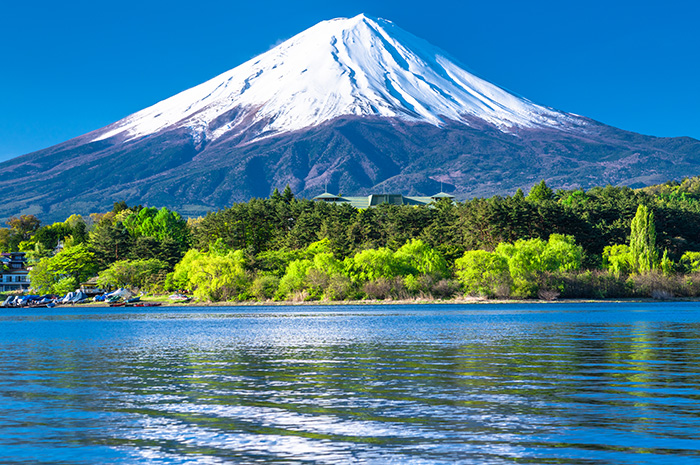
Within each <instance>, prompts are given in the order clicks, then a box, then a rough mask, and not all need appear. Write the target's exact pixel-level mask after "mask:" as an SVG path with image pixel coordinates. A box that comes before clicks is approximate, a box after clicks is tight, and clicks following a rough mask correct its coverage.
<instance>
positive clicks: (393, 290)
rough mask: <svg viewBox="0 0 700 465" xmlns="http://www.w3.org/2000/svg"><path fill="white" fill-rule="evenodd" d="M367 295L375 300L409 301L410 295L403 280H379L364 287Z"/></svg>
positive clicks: (397, 278) (396, 278)
mask: <svg viewBox="0 0 700 465" xmlns="http://www.w3.org/2000/svg"><path fill="white" fill-rule="evenodd" d="M362 291H363V292H364V293H365V295H366V296H367V297H368V298H370V299H374V300H387V299H399V300H400V299H408V298H409V295H408V292H407V290H406V287H405V286H404V282H403V278H401V277H399V276H397V277H395V278H393V279H388V278H377V279H375V280H373V281H369V282H366V283H365V284H364V285H363V286H362Z"/></svg>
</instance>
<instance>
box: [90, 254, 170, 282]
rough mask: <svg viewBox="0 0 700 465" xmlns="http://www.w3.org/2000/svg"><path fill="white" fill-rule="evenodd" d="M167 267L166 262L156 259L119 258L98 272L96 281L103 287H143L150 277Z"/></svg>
mask: <svg viewBox="0 0 700 465" xmlns="http://www.w3.org/2000/svg"><path fill="white" fill-rule="evenodd" d="M167 268H168V264H167V263H165V262H163V261H161V260H156V259H151V260H119V261H117V262H114V263H112V264H111V265H110V266H109V268H107V269H106V270H103V271H101V272H100V274H99V277H98V279H97V283H98V284H99V285H100V286H101V287H103V288H108V287H137V288H139V289H144V288H146V287H148V286H147V285H148V284H150V283H152V281H153V280H152V278H153V277H155V276H157V275H159V274H161V273H162V272H164V271H165V270H166V269H167Z"/></svg>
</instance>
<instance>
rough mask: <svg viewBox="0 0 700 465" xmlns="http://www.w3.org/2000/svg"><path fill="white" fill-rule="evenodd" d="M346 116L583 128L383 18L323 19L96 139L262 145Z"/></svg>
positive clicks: (561, 114)
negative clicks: (176, 134) (164, 137)
mask: <svg viewBox="0 0 700 465" xmlns="http://www.w3.org/2000/svg"><path fill="white" fill-rule="evenodd" d="M232 111H234V115H235V118H232V116H234V115H232V114H231V112H232ZM345 115H356V116H383V117H398V118H402V119H404V120H407V121H423V122H428V123H430V124H434V125H438V126H439V125H442V124H443V123H444V122H445V120H447V119H449V120H453V121H466V119H465V117H466V118H471V117H477V118H479V119H481V120H483V121H487V122H489V123H491V124H494V125H496V126H498V127H501V128H503V129H505V130H507V129H508V128H512V127H514V126H520V127H538V126H543V127H560V128H565V127H569V126H577V125H581V124H583V120H581V119H579V118H576V117H575V116H573V115H567V114H565V113H562V112H557V111H554V110H551V109H548V108H545V107H542V106H539V105H535V104H533V103H531V102H529V101H527V100H525V99H523V98H520V97H517V96H514V95H512V94H510V93H508V92H506V91H504V90H503V89H501V88H499V87H496V86H494V85H493V84H490V83H488V82H486V81H484V80H482V79H480V78H478V77H476V76H474V75H473V74H471V73H469V72H467V71H465V70H464V69H463V68H462V67H460V66H459V65H457V64H456V63H455V62H454V61H453V60H451V59H450V58H449V57H447V54H446V53H445V52H443V51H441V50H439V49H437V48H436V47H433V46H432V45H430V44H428V43H427V42H425V41H423V40H421V39H419V38H417V37H415V36H413V35H411V34H409V33H407V32H406V31H403V30H402V29H400V28H398V27H396V26H395V25H394V24H392V23H391V22H389V21H386V20H382V19H372V18H368V17H367V16H365V15H359V16H356V17H354V18H349V19H346V18H342V19H334V20H330V21H324V22H321V23H319V24H317V25H316V26H314V27H312V28H310V29H307V30H306V31H304V32H302V33H300V34H298V35H296V36H295V37H293V38H291V39H289V40H288V41H286V42H284V43H282V44H280V45H279V46H277V47H275V48H274V49H272V50H270V51H268V52H267V53H264V54H262V55H260V56H258V57H257V58H254V59H252V60H250V61H248V62H246V63H243V64H242V65H240V66H238V67H236V68H234V69H232V70H231V71H228V72H226V73H223V74H221V75H220V76H217V77H215V78H213V79H211V80H209V81H207V82H205V83H203V84H200V85H199V86H196V87H193V88H192V89H189V90H186V91H184V92H182V93H180V94H178V95H175V96H174V97H171V98H169V99H167V100H164V101H162V102H160V103H158V104H156V105H154V106H152V107H149V108H147V109H145V110H143V111H140V112H138V113H136V114H134V115H131V116H129V117H127V118H125V119H124V120H122V121H119V122H117V123H116V124H115V125H114V127H113V128H111V129H110V130H108V131H105V132H104V133H102V134H100V135H99V136H98V137H97V138H96V140H102V139H106V138H109V137H113V136H116V135H123V136H124V137H125V138H126V139H127V140H130V139H133V138H136V137H140V136H144V135H148V134H153V133H155V132H158V131H160V130H163V129H166V128H185V129H187V130H189V131H190V132H191V133H192V134H193V137H195V139H197V140H202V139H206V140H210V141H211V140H215V139H218V138H219V137H222V136H223V135H224V134H227V135H228V134H241V133H244V132H245V133H246V137H247V138H251V137H254V138H259V137H261V136H262V137H264V136H269V135H271V134H279V133H282V132H289V131H295V130H299V129H304V128H307V127H312V126H317V125H319V124H321V123H323V122H326V121H329V120H331V119H333V118H337V117H339V116H345ZM257 123H263V124H257ZM256 124H257V126H256Z"/></svg>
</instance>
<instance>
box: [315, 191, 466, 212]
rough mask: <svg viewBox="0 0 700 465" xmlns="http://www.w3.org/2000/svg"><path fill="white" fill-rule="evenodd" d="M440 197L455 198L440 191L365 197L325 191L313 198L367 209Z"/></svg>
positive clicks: (433, 200)
mask: <svg viewBox="0 0 700 465" xmlns="http://www.w3.org/2000/svg"><path fill="white" fill-rule="evenodd" d="M440 199H454V195H450V194H446V193H445V192H439V193H437V194H435V195H432V196H430V197H406V196H404V195H401V194H370V195H368V196H364V197H346V196H339V195H333V194H329V193H328V192H324V193H323V194H321V195H317V196H316V197H314V198H313V199H312V200H315V201H317V202H332V203H338V204H343V203H347V204H349V205H351V206H353V207H355V208H360V209H365V208H370V207H375V206H377V205H381V204H383V203H388V204H391V205H430V204H431V203H432V202H436V201H438V200H440Z"/></svg>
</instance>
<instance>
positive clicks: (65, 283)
mask: <svg viewBox="0 0 700 465" xmlns="http://www.w3.org/2000/svg"><path fill="white" fill-rule="evenodd" d="M79 285H80V283H78V280H77V279H75V278H74V277H73V276H66V277H63V278H61V279H59V280H58V282H56V284H54V285H53V286H52V287H51V293H53V294H58V295H65V294H68V293H69V292H73V291H75V290H76V289H77V288H78V286H79Z"/></svg>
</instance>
